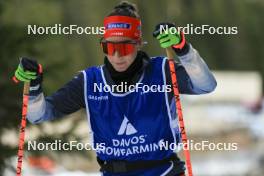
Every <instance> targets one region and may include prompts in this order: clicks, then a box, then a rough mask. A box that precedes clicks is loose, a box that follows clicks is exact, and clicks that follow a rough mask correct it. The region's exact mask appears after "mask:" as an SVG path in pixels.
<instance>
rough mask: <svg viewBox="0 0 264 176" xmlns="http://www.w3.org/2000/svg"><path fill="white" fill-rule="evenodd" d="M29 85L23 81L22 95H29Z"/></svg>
mask: <svg viewBox="0 0 264 176" xmlns="http://www.w3.org/2000/svg"><path fill="white" fill-rule="evenodd" d="M29 87H30V82H25V83H24V88H23V95H29Z"/></svg>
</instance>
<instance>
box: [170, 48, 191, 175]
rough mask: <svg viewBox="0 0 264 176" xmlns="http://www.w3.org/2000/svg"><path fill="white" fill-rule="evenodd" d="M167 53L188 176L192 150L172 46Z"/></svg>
mask: <svg viewBox="0 0 264 176" xmlns="http://www.w3.org/2000/svg"><path fill="white" fill-rule="evenodd" d="M166 54H167V57H168V61H169V68H170V75H171V80H172V87H173V94H174V98H175V103H176V109H177V114H178V121H179V126H180V132H181V136H182V142H183V151H184V156H185V162H186V166H187V171H188V176H192V175H193V173H192V164H191V156H190V151H189V148H188V139H187V134H186V131H185V126H184V121H183V114H182V108H181V101H180V93H179V89H178V82H177V76H176V70H175V66H174V59H173V58H174V57H173V51H172V48H166Z"/></svg>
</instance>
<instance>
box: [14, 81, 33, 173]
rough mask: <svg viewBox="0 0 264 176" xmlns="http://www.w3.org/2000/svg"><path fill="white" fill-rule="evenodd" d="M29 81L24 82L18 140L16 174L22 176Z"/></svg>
mask: <svg viewBox="0 0 264 176" xmlns="http://www.w3.org/2000/svg"><path fill="white" fill-rule="evenodd" d="M13 81H14V82H16V83H18V82H19V81H18V80H17V79H16V78H15V77H13ZM29 86H30V83H29V82H25V83H24V88H23V105H22V119H21V125H20V131H19V142H18V153H17V168H16V176H21V173H22V161H23V155H24V143H25V129H26V124H27V120H26V116H27V107H28V99H29Z"/></svg>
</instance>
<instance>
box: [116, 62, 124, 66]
mask: <svg viewBox="0 0 264 176" xmlns="http://www.w3.org/2000/svg"><path fill="white" fill-rule="evenodd" d="M116 65H117V66H123V65H125V62H121V63H116Z"/></svg>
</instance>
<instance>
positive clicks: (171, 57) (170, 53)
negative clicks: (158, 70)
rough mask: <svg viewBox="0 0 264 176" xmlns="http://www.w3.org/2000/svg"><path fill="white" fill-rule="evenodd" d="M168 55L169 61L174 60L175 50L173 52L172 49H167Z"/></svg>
mask: <svg viewBox="0 0 264 176" xmlns="http://www.w3.org/2000/svg"><path fill="white" fill-rule="evenodd" d="M166 54H167V57H168V59H173V58H174V55H173V50H172V48H171V47H168V48H166Z"/></svg>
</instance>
